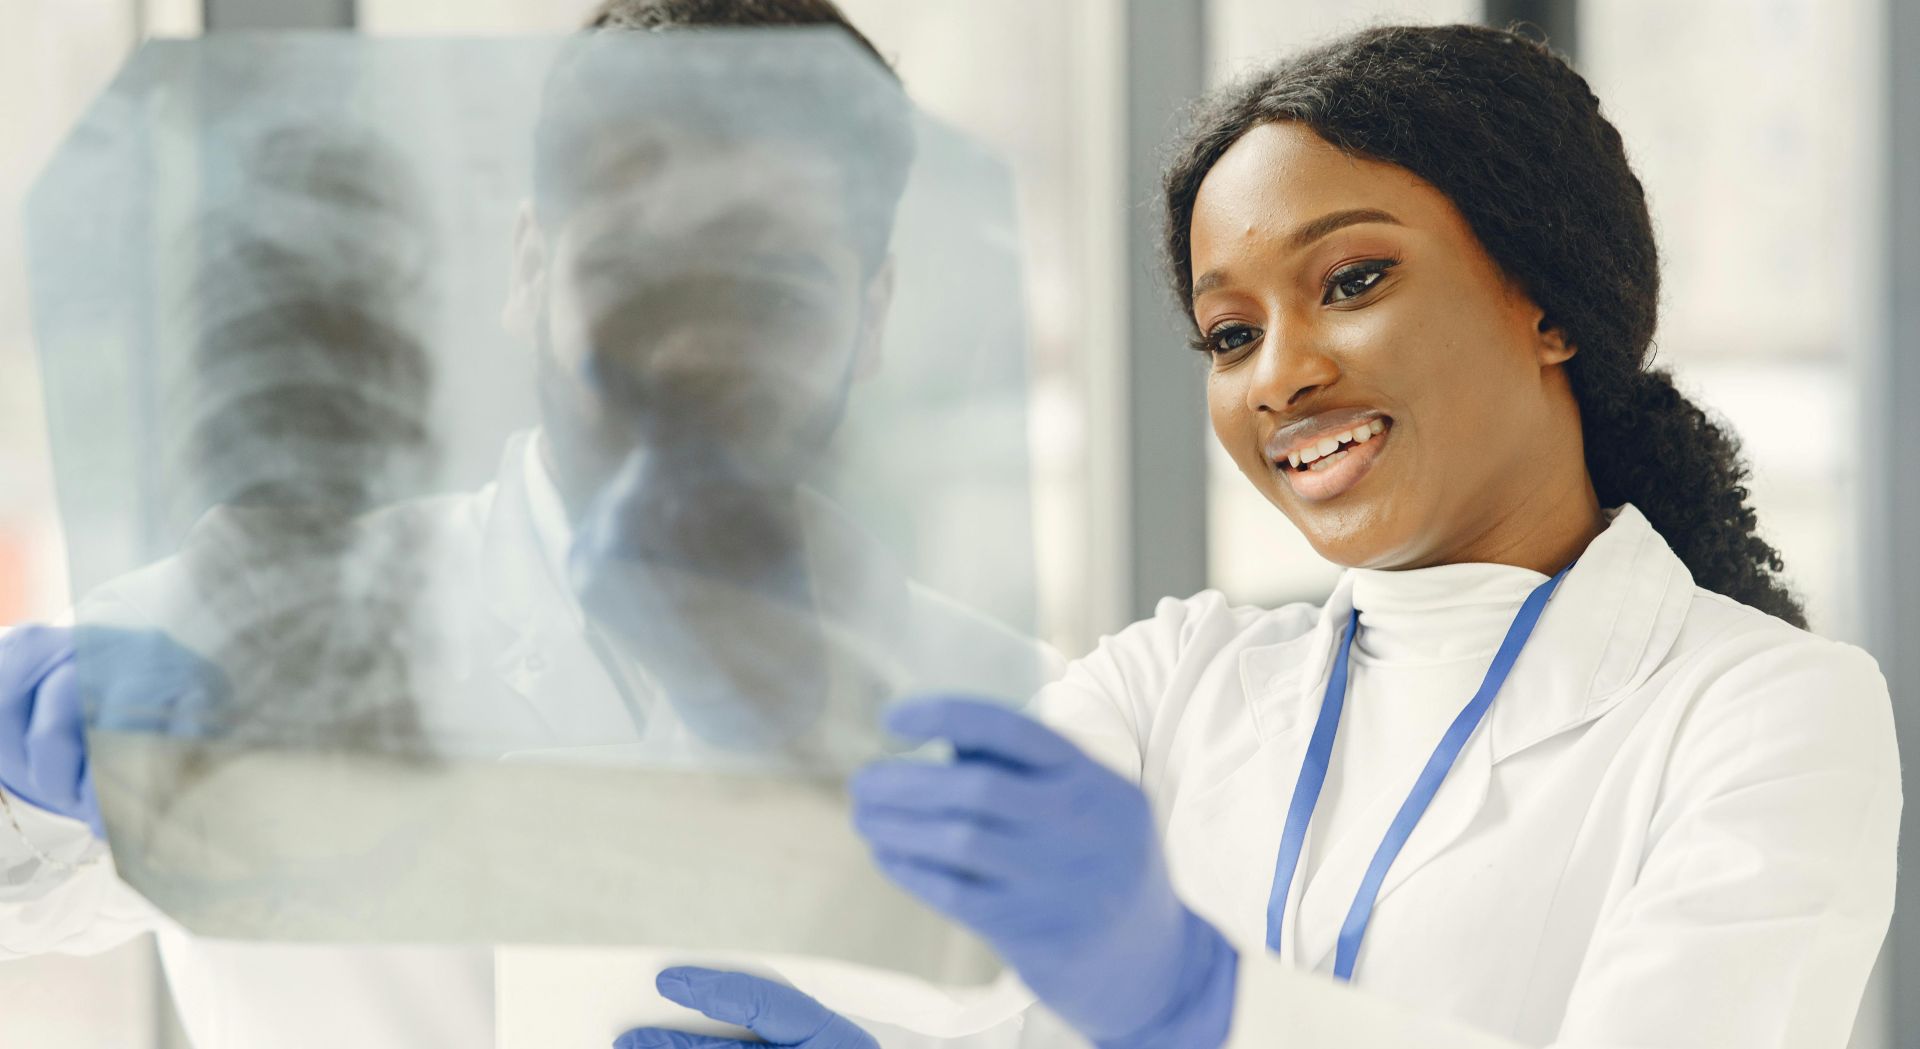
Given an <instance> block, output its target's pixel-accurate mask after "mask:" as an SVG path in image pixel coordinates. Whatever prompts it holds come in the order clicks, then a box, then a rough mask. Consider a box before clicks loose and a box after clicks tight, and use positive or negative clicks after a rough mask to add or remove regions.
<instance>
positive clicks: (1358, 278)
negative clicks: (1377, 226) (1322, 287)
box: [1321, 259, 1399, 305]
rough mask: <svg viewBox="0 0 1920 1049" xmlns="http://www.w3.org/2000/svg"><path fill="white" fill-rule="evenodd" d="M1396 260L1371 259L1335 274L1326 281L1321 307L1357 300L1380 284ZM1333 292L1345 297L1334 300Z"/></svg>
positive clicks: (1397, 262) (1395, 264)
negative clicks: (1342, 294) (1342, 293)
mask: <svg viewBox="0 0 1920 1049" xmlns="http://www.w3.org/2000/svg"><path fill="white" fill-rule="evenodd" d="M1397 265H1399V260H1398V259H1372V260H1369V261H1367V262H1362V263H1358V264H1357V265H1353V266H1348V267H1347V268H1346V269H1343V270H1341V271H1339V272H1338V273H1335V274H1334V275H1333V276H1332V277H1329V278H1328V279H1327V292H1326V295H1325V296H1323V297H1322V299H1321V303H1322V304H1323V305H1326V304H1330V303H1335V302H1344V301H1346V300H1347V299H1357V298H1359V297H1360V296H1362V295H1364V294H1366V293H1367V292H1368V291H1369V290H1370V289H1372V288H1373V286H1374V285H1376V284H1378V283H1380V277H1381V276H1382V275H1383V274H1385V273H1386V272H1387V271H1388V270H1390V269H1392V268H1393V267H1394V266H1397ZM1335 292H1344V293H1345V296H1344V297H1340V298H1336V297H1335V296H1334V293H1335Z"/></svg>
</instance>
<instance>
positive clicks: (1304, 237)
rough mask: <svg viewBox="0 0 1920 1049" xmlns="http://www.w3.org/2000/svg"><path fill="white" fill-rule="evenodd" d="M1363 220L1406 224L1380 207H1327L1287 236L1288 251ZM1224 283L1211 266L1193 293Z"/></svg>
mask: <svg viewBox="0 0 1920 1049" xmlns="http://www.w3.org/2000/svg"><path fill="white" fill-rule="evenodd" d="M1362 222H1387V223H1391V224H1393V225H1395V226H1400V225H1405V223H1402V222H1401V221H1400V220H1399V219H1398V218H1395V217H1394V215H1393V213H1392V212H1388V211H1381V210H1380V209H1379V208H1347V209H1345V210H1342V211H1329V212H1327V213H1326V214H1325V215H1322V216H1320V217H1319V218H1317V219H1312V220H1310V221H1307V222H1303V223H1301V224H1300V225H1299V227H1298V228H1296V229H1295V230H1294V231H1293V232H1292V233H1291V234H1288V236H1287V252H1288V254H1292V253H1294V252H1297V251H1299V250H1300V249H1302V248H1304V247H1306V246H1307V245H1309V244H1312V243H1313V242H1314V241H1316V240H1319V239H1320V238H1321V237H1324V236H1326V235H1327V234H1329V233H1332V232H1333V231H1334V230H1337V229H1342V228H1344V227H1347V226H1353V225H1357V224H1359V223H1362ZM1224 283H1226V274H1225V273H1224V272H1222V271H1220V270H1211V271H1209V272H1207V273H1203V274H1201V275H1200V277H1199V278H1198V279H1196V280H1195V281H1194V282H1193V294H1194V297H1196V298H1198V297H1199V296H1201V295H1205V294H1206V293H1207V292H1210V291H1213V290H1215V289H1217V288H1219V287H1220V286H1221V285H1222V284H1224Z"/></svg>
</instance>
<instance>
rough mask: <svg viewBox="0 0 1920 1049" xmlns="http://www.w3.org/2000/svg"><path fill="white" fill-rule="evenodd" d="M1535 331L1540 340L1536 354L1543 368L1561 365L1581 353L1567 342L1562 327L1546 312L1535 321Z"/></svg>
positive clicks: (1537, 343) (1536, 345)
mask: <svg viewBox="0 0 1920 1049" xmlns="http://www.w3.org/2000/svg"><path fill="white" fill-rule="evenodd" d="M1533 330H1534V332H1535V333H1536V335H1537V338H1538V341H1537V342H1536V344H1535V347H1536V349H1535V352H1536V353H1537V354H1538V356H1539V358H1540V366H1541V367H1542V368H1546V367H1550V366H1552V365H1555V364H1560V363H1562V362H1564V361H1566V360H1567V359H1568V358H1570V357H1572V356H1573V355H1574V354H1575V353H1577V352H1579V348H1578V347H1576V346H1574V345H1573V344H1571V343H1569V342H1567V335H1566V332H1564V331H1561V330H1560V326H1559V325H1558V324H1555V323H1554V321H1553V318H1552V317H1549V316H1547V315H1546V313H1545V312H1544V311H1542V312H1541V313H1540V314H1539V316H1538V317H1536V318H1535V319H1534V323H1533Z"/></svg>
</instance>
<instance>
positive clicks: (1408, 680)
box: [1298, 563, 1548, 944]
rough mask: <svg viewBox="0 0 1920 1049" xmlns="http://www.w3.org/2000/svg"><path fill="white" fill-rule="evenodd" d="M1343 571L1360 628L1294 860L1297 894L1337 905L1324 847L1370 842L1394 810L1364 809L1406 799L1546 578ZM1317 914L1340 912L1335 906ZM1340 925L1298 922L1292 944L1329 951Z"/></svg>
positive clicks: (1460, 567)
mask: <svg viewBox="0 0 1920 1049" xmlns="http://www.w3.org/2000/svg"><path fill="white" fill-rule="evenodd" d="M1347 572H1348V574H1349V575H1350V576H1351V577H1352V579H1353V606H1354V607H1355V608H1356V609H1358V610H1359V611H1360V629H1359V633H1358V634H1357V635H1356V636H1355V638H1354V644H1353V652H1352V655H1351V656H1350V657H1349V666H1348V671H1347V677H1348V681H1347V698H1346V705H1345V708H1344V710H1343V711H1342V714H1341V718H1340V730H1339V732H1338V733H1337V734H1336V735H1335V736H1334V745H1333V760H1332V764H1331V765H1330V766H1329V767H1328V770H1327V780H1326V784H1325V786H1324V787H1323V788H1322V790H1321V794H1320V803H1319V805H1318V806H1316V807H1315V809H1314V813H1313V822H1312V830H1311V834H1310V837H1309V839H1308V842H1307V848H1306V850H1305V852H1304V853H1303V855H1302V856H1301V859H1300V862H1301V866H1302V869H1303V873H1304V880H1303V881H1302V882H1301V883H1300V884H1301V885H1303V886H1305V893H1306V894H1307V895H1318V894H1320V893H1325V892H1332V893H1334V894H1335V895H1336V896H1338V897H1339V898H1340V899H1341V901H1342V902H1345V901H1347V900H1350V899H1351V898H1352V896H1353V894H1354V892H1355V891H1356V890H1357V889H1358V888H1359V886H1358V885H1316V884H1315V883H1314V875H1315V874H1316V873H1317V872H1318V870H1319V868H1320V863H1321V861H1322V860H1323V859H1324V858H1325V857H1326V854H1327V851H1328V849H1327V843H1328V842H1332V841H1336V840H1339V839H1340V838H1342V837H1344V836H1346V835H1348V834H1358V835H1360V836H1361V838H1362V840H1364V841H1366V842H1368V843H1369V844H1370V845H1371V844H1374V843H1377V842H1379V841H1380V839H1381V838H1383V837H1385V835H1386V832H1387V827H1388V825H1389V823H1390V822H1391V821H1392V818H1393V812H1394V810H1395V809H1397V808H1398V806H1397V805H1395V806H1388V807H1384V808H1382V807H1377V806H1375V805H1374V802H1375V801H1376V800H1377V799H1378V798H1379V796H1380V795H1381V794H1383V793H1390V794H1392V795H1393V796H1394V797H1395V798H1404V797H1406V795H1407V792H1408V791H1409V790H1411V789H1412V787H1413V782H1414V779H1415V778H1416V777H1417V776H1419V774H1420V770H1421V768H1422V767H1423V766H1425V765H1426V762H1427V759H1428V757H1430V756H1431V755H1432V753H1433V749H1434V747H1435V746H1436V745H1437V744H1438V743H1439V742H1440V737H1441V736H1443V735H1444V734H1445V733H1446V730H1447V726H1448V725H1449V724H1451V723H1452V722H1453V719H1454V718H1455V717H1456V716H1458V715H1459V713H1460V710H1461V708H1462V707H1465V706H1466V705H1467V701H1468V700H1470V699H1472V698H1473V694H1474V692H1475V690H1477V689H1478V688H1479V687H1480V683H1481V681H1482V680H1483V679H1484V678H1485V676H1486V673H1487V668H1488V667H1489V666H1490V665H1491V664H1492V662H1493V654H1494V652H1495V651H1496V650H1497V649H1498V648H1499V647H1500V641H1501V639H1502V638H1503V637H1505V636H1506V632H1507V628H1508V627H1509V626H1511V625H1512V623H1513V618H1514V615H1515V614H1516V613H1518V612H1519V610H1520V605H1521V603H1522V602H1523V601H1525V600H1526V597H1527V594H1528V593H1530V592H1531V591H1532V590H1533V588H1534V587H1535V586H1538V585H1539V584H1540V583H1542V582H1544V581H1545V580H1546V579H1547V578H1548V577H1547V576H1545V575H1542V574H1541V573H1539V572H1535V571H1533V570H1532V569H1527V568H1518V567H1515V566H1513V565H1501V564H1485V563H1465V564H1452V565H1435V566H1433V567H1430V568H1417V569H1412V570H1409V571H1384V570H1378V569H1363V568H1350V569H1348V570H1347ZM1502 699H1503V697H1499V696H1496V697H1495V699H1494V702H1495V703H1496V704H1498V703H1500V702H1502ZM1315 710H1316V712H1317V710H1318V706H1317V705H1316V706H1315ZM1363 822H1364V824H1365V825H1363ZM1375 823H1377V824H1378V825H1377V826H1376V825H1373V824H1375ZM1308 913H1309V912H1308V911H1307V910H1306V909H1304V908H1303V909H1302V911H1301V914H1302V915H1303V916H1304V915H1307V914H1308ZM1316 913H1318V914H1320V915H1322V916H1325V915H1330V914H1337V915H1344V914H1345V908H1344V907H1340V908H1335V909H1332V910H1319V911H1317V912H1316ZM1301 920H1302V921H1303V922H1304V921H1307V920H1308V919H1307V918H1304V917H1303V918H1302V919H1301ZM1338 922H1339V918H1338V917H1336V918H1334V919H1333V921H1332V922H1331V923H1329V924H1327V925H1326V927H1324V928H1322V927H1315V926H1312V925H1308V924H1303V925H1302V926H1301V928H1300V929H1299V932H1298V936H1299V937H1300V942H1302V943H1309V944H1316V943H1331V942H1332V941H1333V939H1334V937H1336V936H1338V935H1339V928H1338Z"/></svg>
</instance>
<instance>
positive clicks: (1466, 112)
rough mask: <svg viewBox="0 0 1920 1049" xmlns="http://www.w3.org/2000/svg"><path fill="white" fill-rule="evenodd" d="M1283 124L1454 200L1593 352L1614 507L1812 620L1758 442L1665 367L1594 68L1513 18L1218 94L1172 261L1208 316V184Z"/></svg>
mask: <svg viewBox="0 0 1920 1049" xmlns="http://www.w3.org/2000/svg"><path fill="white" fill-rule="evenodd" d="M1279 121H1295V122H1298V123H1300V124H1301V125H1303V126H1305V127H1308V128H1311V129H1312V130H1313V131H1314V132H1315V133H1316V134H1318V135H1319V136H1320V137H1321V138H1323V139H1325V140H1327V141H1328V142H1329V143H1331V144H1332V145H1334V146H1336V147H1338V148H1339V149H1341V150H1343V151H1345V152H1347V153H1349V154H1353V155H1358V156H1362V157H1367V158H1370V159H1373V160H1378V161H1384V162H1386V163H1389V164H1395V165H1398V166H1399V167H1402V168H1405V169H1406V170H1408V171H1411V172H1412V173H1413V174H1415V175H1418V176H1419V177H1420V178H1422V179H1424V180H1425V181H1426V182H1428V183H1429V184H1431V185H1432V186H1434V187H1435V188H1437V189H1438V190H1440V192H1442V193H1444V194H1446V196H1447V197H1448V198H1449V199H1450V200H1451V201H1452V202H1453V204H1454V206H1455V207H1457V208H1458V209H1459V211H1460V213H1461V214H1462V215H1463V216H1464V217H1465V218H1466V220H1467V222H1468V224H1469V225H1470V226H1471V227H1472V229H1473V231H1474V233H1475V235H1476V236H1478V238H1479V240H1480V243H1481V244H1482V245H1483V246H1484V247H1485V248H1486V251H1487V253H1488V255H1489V256H1491V257H1492V259H1493V260H1494V262H1495V263H1496V264H1497V265H1498V266H1499V267H1500V268H1501V270H1502V271H1503V272H1505V273H1506V274H1507V275H1509V276H1510V277H1511V278H1512V279H1514V280H1515V281H1516V282H1517V283H1518V284H1519V285H1520V286H1521V287H1523V288H1524V289H1526V291H1527V293H1528V294H1529V296H1530V297H1531V298H1532V300H1533V301H1534V303H1535V304H1536V305H1538V306H1539V307H1540V308H1541V309H1542V310H1543V311H1544V312H1545V314H1546V318H1547V319H1546V321H1544V322H1543V324H1544V325H1545V326H1548V327H1558V328H1559V329H1560V330H1561V332H1562V334H1563V335H1564V336H1565V337H1566V339H1567V341H1568V343H1569V344H1570V345H1572V346H1573V347H1574V348H1575V350H1576V352H1575V354H1574V356H1573V357H1572V358H1570V359H1569V360H1568V361H1567V364H1566V368H1567V376H1568V379H1569V381H1570V383H1571V385H1572V387H1573V393H1574V398H1575V400H1576V401H1577V402H1578V403H1579V407H1580V420H1581V427H1582V431H1583V433H1584V436H1585V444H1586V459H1587V470H1588V473H1589V474H1590V475H1591V476H1592V478H1593V485H1594V489H1595V492H1596V493H1597V494H1598V496H1599V499H1600V505H1602V506H1615V505H1618V504H1620V503H1623V502H1631V503H1633V504H1634V506H1636V507H1638V508H1639V510H1640V511H1641V513H1643V514H1645V515H1646V518H1647V520H1648V522H1649V523H1650V524H1652V525H1653V527H1654V529H1655V530H1656V531H1658V532H1659V533H1660V535H1661V536H1662V537H1663V538H1665V539H1666V541H1667V543H1668V544H1669V545H1670V546H1671V547H1672V548H1673V550H1674V552H1675V553H1676V554H1677V555H1679V557H1680V559H1681V561H1683V562H1684V563H1685V564H1686V566H1687V569H1688V571H1690V572H1691V573H1692V574H1693V578H1694V581H1695V582H1696V583H1697V584H1698V585H1700V586H1703V587H1706V588H1707V589H1709V590H1712V591H1714V592H1716V593H1720V594H1724V595H1726V596H1727V597H1731V598H1733V599H1734V600H1737V601H1740V602H1742V603H1744V604H1747V605H1751V606H1753V607H1754V608H1757V609H1760V610H1761V611H1763V612H1767V613H1769V614H1772V615H1775V616H1778V617H1779V618H1781V619H1784V620H1786V621H1787V622H1789V623H1792V624H1794V625H1795V626H1800V627H1804V626H1806V613H1805V611H1804V610H1803V609H1802V608H1801V605H1800V603H1799V601H1798V599H1797V598H1795V597H1794V595H1793V594H1792V593H1791V592H1789V591H1788V589H1787V588H1786V586H1785V585H1784V584H1783V582H1782V581H1781V579H1780V578H1779V575H1778V573H1780V572H1782V571H1783V570H1784V567H1785V566H1784V564H1783V563H1782V561H1781V559H1780V555H1779V553H1778V552H1776V551H1775V550H1774V549H1773V547H1771V546H1770V545H1768V544H1767V542H1766V541H1765V540H1764V539H1762V538H1761V537H1760V536H1759V535H1757V534H1756V533H1755V519H1754V512H1753V509H1752V508H1751V507H1750V506H1748V505H1747V494H1748V493H1747V488H1746V484H1745V481H1746V479H1747V477H1748V469H1747V466H1746V465H1745V464H1744V463H1743V462H1742V460H1741V457H1740V446H1739V440H1738V439H1737V438H1736V437H1735V436H1734V434H1733V433H1732V432H1731V431H1730V430H1728V429H1727V428H1726V427H1725V426H1724V425H1721V424H1720V423H1718V422H1716V421H1714V420H1713V419H1710V418H1709V417H1708V416H1707V414H1706V413H1705V412H1704V411H1702V410H1701V409H1700V408H1699V406H1697V405H1695V404H1694V403H1693V402H1691V401H1689V400H1688V399H1687V398H1686V397H1684V396H1682V395H1681V393H1680V392H1679V391H1678V390H1676V389H1675V388H1674V384H1673V377H1672V375H1671V374H1670V373H1668V372H1667V371H1666V370H1665V369H1660V368H1654V367H1651V366H1650V365H1651V356H1652V340H1653V332H1654V321H1655V317H1656V313H1657V310H1658V299H1659V290H1660V267H1659V253H1658V251H1657V249H1656V248H1655V246H1654V237H1653V225H1652V221H1651V218H1650V217H1649V215H1648V211H1647V201H1646V194H1645V192H1644V191H1643V189H1642V188H1641V185H1640V180H1639V179H1638V178H1637V177H1635V175H1634V173H1633V170H1632V168H1631V167H1630V166H1629V165H1628V163H1627V157H1626V151H1625V149H1624V147H1623V146H1622V144H1621V141H1620V133H1619V131H1617V130H1616V129H1615V128H1614V126H1613V124H1612V123H1610V122H1609V121H1608V120H1607V119H1606V118H1605V117H1604V116H1602V115H1601V114H1600V100H1599V99H1598V98H1596V97H1595V96H1594V94H1593V90H1592V89H1591V88H1590V87H1588V85H1587V82H1586V80H1585V78H1583V77H1581V76H1580V74H1578V73H1576V72H1575V71H1574V70H1573V69H1572V68H1571V67H1570V66H1568V65H1567V63H1566V62H1565V61H1564V60H1563V59H1562V58H1561V57H1560V56H1559V55H1557V54H1555V53H1554V52H1553V51H1552V50H1551V49H1550V48H1549V47H1548V46H1547V45H1546V44H1545V43H1543V42H1539V41H1535V40H1532V39H1529V38H1528V37H1526V36H1523V35H1521V34H1520V33H1518V32H1516V31H1514V30H1512V29H1508V30H1499V29H1491V28H1487V27H1485V26H1475V25H1445V26H1379V27H1374V28H1370V29H1365V30H1362V31H1360V32H1357V33H1353V34H1351V35H1348V36H1344V37H1341V38H1338V39H1335V40H1333V41H1331V42H1328V43H1324V44H1321V45H1319V46H1316V47H1314V48H1312V49H1310V50H1307V51H1305V52H1303V53H1301V54H1299V55H1297V56H1295V57H1293V58H1291V59H1288V60H1287V61H1284V62H1282V63H1280V64H1279V65H1277V66H1274V67H1273V68H1271V69H1269V70H1266V71H1264V72H1261V73H1258V74H1255V75H1254V76H1252V77H1249V78H1247V79H1245V80H1242V81H1240V82H1239V83H1236V84H1234V85H1232V86H1229V87H1227V88H1224V89H1222V90H1220V91H1218V92H1216V93H1215V94H1213V95H1212V96H1209V97H1208V98H1206V99H1203V100H1202V101H1201V102H1200V103H1199V104H1198V105H1197V106H1196V108H1195V110H1194V113H1193V115H1192V118H1191V121H1190V125H1189V127H1188V128H1187V130H1186V131H1185V132H1184V133H1183V134H1182V136H1181V137H1180V138H1179V139H1178V140H1177V141H1176V142H1175V143H1174V145H1173V153H1172V156H1171V161H1170V163H1169V165H1168V168H1167V171H1166V175H1165V181H1164V186H1163V190H1164V193H1165V207H1166V231H1165V237H1166V252H1167V262H1168V268H1169V271H1170V276H1171V279H1172V283H1173V291H1174V294H1175V296H1176V297H1177V298H1178V299H1179V301H1180V304H1181V306H1182V307H1183V309H1184V310H1185V312H1186V313H1187V314H1188V315H1189V316H1191V314H1192V312H1193V290H1192V288H1193V260H1192V255H1191V251H1192V244H1191V233H1190V227H1191V225H1192V221H1193V208H1194V198H1195V197H1196V195H1197V194H1198V193H1199V190H1200V184H1201V182H1202V181H1203V180H1204V179H1205V178H1206V176H1207V172H1208V171H1209V170H1211V169H1212V167H1213V165H1214V164H1215V163H1216V162H1218V161H1219V159H1220V158H1221V156H1223V155H1224V154H1225V153H1226V152H1227V150H1228V149H1229V148H1230V147H1231V146H1232V145H1233V144H1234V143H1235V142H1237V141H1239V139H1240V137H1241V136H1242V135H1245V134H1246V133H1247V132H1248V131H1250V130H1252V129H1253V128H1255V127H1258V126H1261V125H1263V124H1269V123H1276V122H1279Z"/></svg>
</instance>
